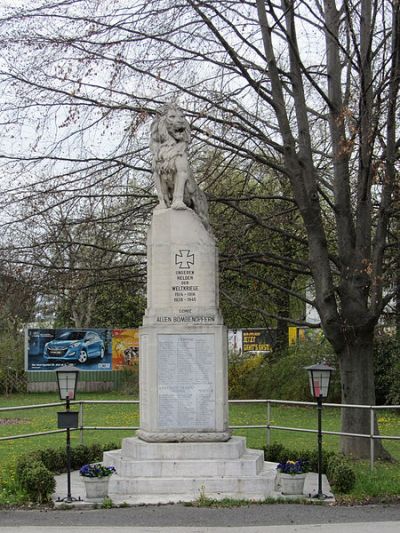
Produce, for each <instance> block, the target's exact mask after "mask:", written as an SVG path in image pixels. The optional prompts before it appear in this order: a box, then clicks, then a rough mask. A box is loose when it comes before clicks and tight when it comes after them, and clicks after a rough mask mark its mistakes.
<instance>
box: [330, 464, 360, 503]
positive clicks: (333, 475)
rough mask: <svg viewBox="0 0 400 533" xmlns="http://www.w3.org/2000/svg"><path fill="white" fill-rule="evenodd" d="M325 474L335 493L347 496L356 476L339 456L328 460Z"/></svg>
mask: <svg viewBox="0 0 400 533" xmlns="http://www.w3.org/2000/svg"><path fill="white" fill-rule="evenodd" d="M326 472H327V477H328V479H329V482H330V483H331V484H332V486H333V488H334V489H335V490H336V491H337V492H341V493H342V494H347V493H348V492H350V491H351V489H352V488H353V487H354V485H355V482H356V474H355V472H354V470H353V469H352V468H351V466H350V465H349V463H348V462H347V461H346V459H345V458H344V457H343V456H341V455H336V456H335V457H330V458H329V459H328V464H327V468H326Z"/></svg>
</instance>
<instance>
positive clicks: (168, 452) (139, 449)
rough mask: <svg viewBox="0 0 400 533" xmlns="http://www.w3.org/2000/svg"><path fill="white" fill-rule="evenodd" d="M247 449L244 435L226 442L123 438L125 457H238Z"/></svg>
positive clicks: (123, 453) (144, 458)
mask: <svg viewBox="0 0 400 533" xmlns="http://www.w3.org/2000/svg"><path fill="white" fill-rule="evenodd" d="M245 450H246V439H245V438H244V437H232V438H231V439H229V440H228V441H226V442H145V441H142V440H140V439H138V438H137V437H131V438H126V439H123V441H122V457H123V459H136V460H148V459H170V460H175V461H179V460H185V459H198V458H200V457H201V458H202V459H207V460H209V459H238V458H239V457H241V456H242V455H243V453H244V452H245Z"/></svg>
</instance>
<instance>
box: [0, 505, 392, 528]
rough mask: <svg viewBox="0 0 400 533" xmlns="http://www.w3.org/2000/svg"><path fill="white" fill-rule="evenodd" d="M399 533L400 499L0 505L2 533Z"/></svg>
mask: <svg viewBox="0 0 400 533" xmlns="http://www.w3.org/2000/svg"><path fill="white" fill-rule="evenodd" d="M128 531H129V532H130V533H159V532H160V533H211V532H212V533H239V532H240V533H286V532H287V533H294V532H296V533H305V532H310V533H314V532H315V533H319V532H320V531H321V532H326V533H399V532H400V505H382V506H373V505H370V506H354V507H340V506H329V505H299V504H269V505H268V504H262V505H248V506H244V507H234V508H229V509H212V508H211V509H210V508H197V507H187V506H185V505H183V504H175V505H159V506H155V505H149V506H139V507H129V508H119V509H95V510H49V511H38V510H33V511H22V510H11V511H0V532H1V533H53V532H54V533H95V532H98V533H128Z"/></svg>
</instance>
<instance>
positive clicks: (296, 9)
mask: <svg viewBox="0 0 400 533" xmlns="http://www.w3.org/2000/svg"><path fill="white" fill-rule="evenodd" d="M0 31H1V37H0V38H1V42H2V45H3V49H4V50H5V51H6V54H5V55H4V58H3V60H2V67H1V72H0V82H1V84H2V93H3V96H2V102H3V103H2V105H1V116H2V124H3V128H2V133H1V135H2V137H3V138H2V141H3V146H4V148H3V155H2V160H3V168H2V170H3V175H7V176H12V175H14V176H16V178H15V179H18V176H19V174H20V173H21V172H22V171H23V172H24V179H25V180H26V173H27V172H29V173H30V175H31V180H32V181H31V183H32V182H35V180H37V179H38V178H37V176H38V175H39V171H38V169H39V168H40V169H41V171H42V173H41V175H43V169H44V168H46V170H47V171H48V170H49V169H50V171H51V173H53V174H54V171H56V173H58V175H59V176H63V177H64V179H63V180H60V182H59V184H58V187H62V185H61V183H64V184H65V182H66V181H69V182H71V180H72V182H75V180H76V182H78V183H79V179H80V178H81V177H82V176H83V175H85V173H86V175H87V173H88V171H90V170H92V171H93V175H95V170H96V168H102V170H104V169H106V170H107V171H110V172H111V171H112V169H115V170H117V169H118V171H119V172H121V173H123V172H124V171H125V172H128V171H129V172H146V169H148V166H146V165H143V155H144V153H145V152H143V142H142V140H143V132H144V128H143V124H144V123H145V122H146V120H147V116H148V115H149V114H152V113H154V111H155V109H156V108H157V106H158V104H159V103H160V102H161V101H163V102H164V101H166V100H168V99H170V98H172V97H175V96H176V95H177V93H178V92H181V93H182V94H183V96H182V98H181V104H182V105H183V106H184V107H186V110H187V113H188V115H189V117H190V119H191V121H192V125H193V129H194V131H195V132H196V136H197V142H195V143H194V144H193V150H194V151H195V152H196V154H199V153H201V151H202V149H203V148H202V147H203V146H204V144H206V145H207V146H208V147H209V148H210V147H212V148H216V149H222V150H224V152H225V153H226V154H230V155H229V157H234V158H235V159H236V160H251V161H254V162H257V164H258V165H260V166H261V167H262V166H264V167H265V168H266V169H273V170H274V172H276V174H277V175H279V176H280V178H279V179H280V180H282V181H283V182H286V183H287V184H288V186H289V187H290V189H291V196H292V197H293V199H294V201H295V202H296V205H297V208H298V210H299V212H300V215H301V219H302V221H303V226H304V231H305V236H306V239H307V246H308V259H307V263H308V264H307V268H308V269H309V270H310V272H311V274H312V277H313V280H314V284H315V294H316V298H315V305H316V307H317V309H318V312H319V314H320V317H321V323H322V327H323V329H324V332H325V335H326V337H327V338H328V339H329V341H330V342H331V344H332V346H333V347H334V349H335V352H336V353H337V355H338V360H339V364H340V373H341V380H342V399H343V402H345V403H353V404H373V403H374V375H373V356H372V348H373V340H374V328H375V326H376V324H377V322H378V320H379V317H380V316H381V315H382V312H383V310H384V308H385V306H386V304H387V303H388V302H389V301H390V300H391V298H392V296H393V294H394V293H395V292H396V291H397V290H398V289H397V286H395V287H394V291H393V293H392V292H388V287H387V286H386V285H389V283H387V281H389V276H388V275H387V274H386V273H387V272H390V270H391V268H393V265H396V264H397V261H398V252H397V249H398V248H397V247H398V241H397V237H398V231H397V230H396V225H395V219H396V210H397V204H398V185H397V184H398V171H399V162H398V160H399V145H400V141H399V136H398V128H397V122H398V116H399V101H398V92H399V74H400V43H399V37H400V15H399V2H398V0H357V1H356V0H344V1H343V2H339V1H335V0H312V1H311V2H305V1H303V0H299V1H298V2H293V1H292V0H282V1H281V2H280V3H279V2H278V3H274V2H271V1H269V0H255V1H244V2H243V1H238V0H230V1H229V0H226V1H225V0H220V1H214V0H210V1H194V0H182V2H179V3H176V2H171V1H169V0H154V1H153V2H140V1H137V2H133V3H132V2H128V1H127V0H116V1H115V2H113V5H112V7H110V5H109V2H105V1H103V0H97V1H95V2H90V3H82V2H80V1H78V0H69V1H68V2H64V1H61V0H59V1H55V2H52V3H51V4H50V3H49V2H46V1H43V2H42V4H39V5H38V4H37V2H35V3H32V7H31V8H24V9H23V10H14V11H12V12H11V11H8V12H4V13H3V16H2V19H1V20H0ZM11 136H14V138H18V139H22V141H21V142H20V144H19V145H17V146H11V144H10V140H9V139H10V137H11ZM102 139H103V140H102ZM250 182H251V179H249V183H250ZM81 185H82V184H81ZM8 190H10V188H9V189H8ZM249 215H250V213H249ZM263 223H264V224H265V220H264V221H263ZM390 282H392V284H393V283H394V284H397V280H396V278H395V277H393V276H391V279H390ZM392 289H393V287H392ZM352 413H354V414H352ZM342 422H343V423H342V428H343V430H344V431H351V432H352V433H369V420H368V417H367V416H366V415H365V413H364V411H360V412H358V411H350V410H345V409H344V410H343V421H342ZM376 449H377V454H378V455H381V456H383V455H384V450H383V448H382V447H381V446H377V447H376ZM343 450H344V451H345V452H346V453H352V454H353V455H354V456H359V457H362V456H365V455H367V454H368V453H369V449H368V441H367V439H361V438H357V437H354V438H347V439H344V440H343Z"/></svg>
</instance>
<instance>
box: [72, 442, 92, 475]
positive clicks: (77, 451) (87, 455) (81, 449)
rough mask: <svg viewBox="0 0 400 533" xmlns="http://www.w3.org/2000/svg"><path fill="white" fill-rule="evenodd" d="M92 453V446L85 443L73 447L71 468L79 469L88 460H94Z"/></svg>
mask: <svg viewBox="0 0 400 533" xmlns="http://www.w3.org/2000/svg"><path fill="white" fill-rule="evenodd" d="M92 455H93V454H92V451H91V448H90V447H89V446H86V445H85V444H79V445H78V446H76V447H75V448H71V468H72V469H73V470H78V469H79V468H80V467H81V466H82V465H84V464H85V463H86V462H88V461H92Z"/></svg>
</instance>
